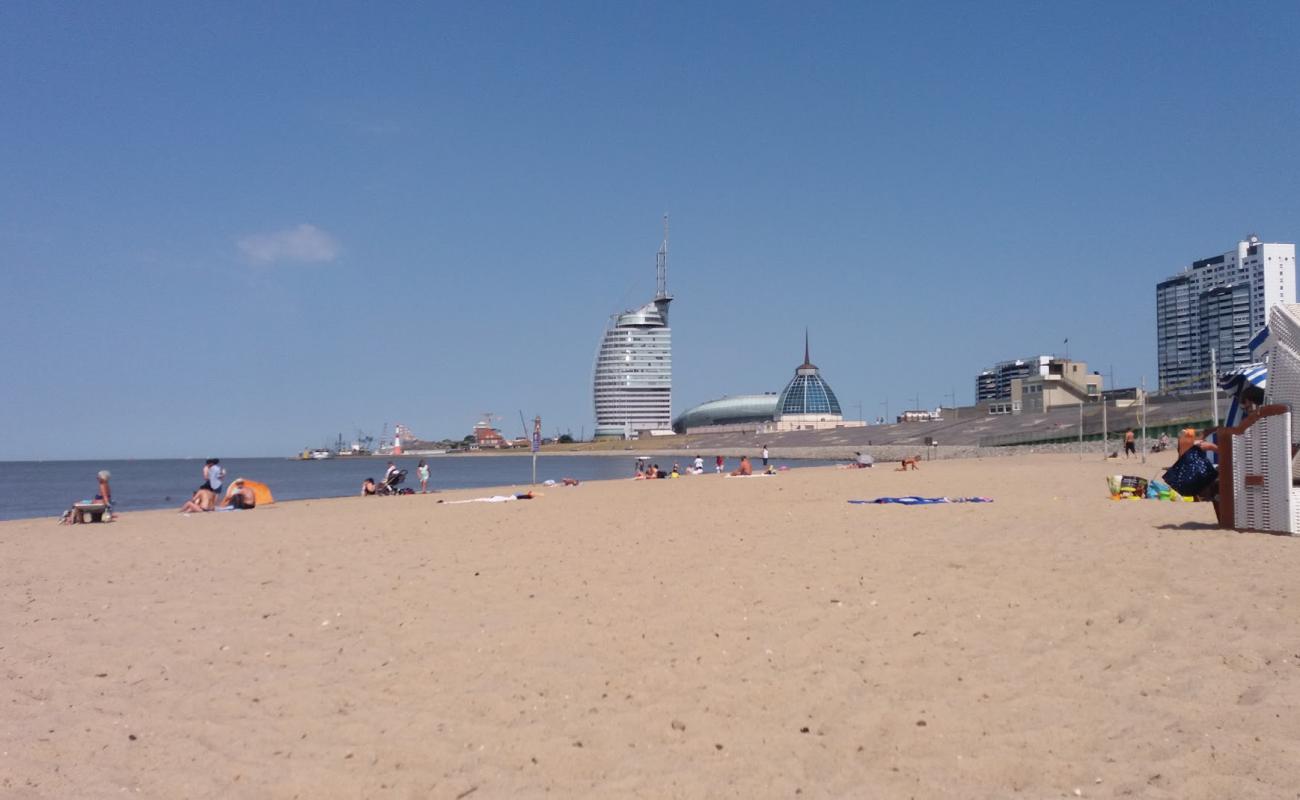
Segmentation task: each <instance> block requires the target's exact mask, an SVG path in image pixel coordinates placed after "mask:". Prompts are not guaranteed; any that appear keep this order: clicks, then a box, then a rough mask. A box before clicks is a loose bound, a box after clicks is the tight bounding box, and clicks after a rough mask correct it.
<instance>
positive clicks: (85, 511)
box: [59, 469, 113, 525]
mask: <svg viewBox="0 0 1300 800" xmlns="http://www.w3.org/2000/svg"><path fill="white" fill-rule="evenodd" d="M95 477H96V479H97V480H98V481H99V491H97V492H96V493H95V498H94V499H93V500H82V501H81V502H79V503H73V504H72V508H69V509H68V510H67V511H65V512H63V516H62V517H61V518H60V519H59V522H61V523H63V524H65V525H78V524H80V523H83V522H112V521H113V490H112V488H110V487H109V485H108V479H109V478H111V477H112V473H110V472H109V471H108V470H106V469H102V470H100V471H99V473H98V474H97V475H96V476H95Z"/></svg>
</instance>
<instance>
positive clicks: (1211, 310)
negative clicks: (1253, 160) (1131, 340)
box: [1156, 235, 1296, 393]
mask: <svg viewBox="0 0 1300 800" xmlns="http://www.w3.org/2000/svg"><path fill="white" fill-rule="evenodd" d="M1295 266H1296V265H1295V245H1294V244H1282V243H1272V242H1261V241H1260V240H1259V237H1258V236H1254V235H1251V236H1249V237H1247V238H1246V239H1245V240H1243V241H1240V242H1238V243H1237V247H1236V249H1233V250H1229V251H1228V252H1226V253H1222V254H1220V255H1217V256H1213V257H1211V258H1203V259H1201V260H1199V261H1194V262H1192V265H1191V266H1190V267H1187V268H1186V269H1184V270H1183V271H1182V272H1180V273H1178V274H1177V275H1174V276H1173V277H1170V278H1167V279H1165V280H1163V281H1161V282H1160V283H1157V284H1156V360H1157V365H1158V368H1159V375H1160V391H1161V392H1162V393H1176V392H1184V391H1195V390H1202V389H1206V388H1208V387H1209V385H1210V383H1209V373H1210V351H1211V349H1213V350H1214V352H1215V356H1216V359H1217V362H1218V364H1217V365H1218V369H1219V371H1220V372H1222V371H1224V370H1227V369H1231V368H1232V367H1236V366H1241V365H1243V364H1247V363H1250V350H1249V348H1248V347H1247V345H1248V344H1249V342H1250V339H1251V337H1252V336H1254V335H1255V333H1256V332H1257V331H1259V329H1260V328H1263V327H1264V324H1265V322H1266V320H1267V319H1268V309H1269V308H1271V307H1272V306H1274V305H1276V304H1278V303H1294V302H1295V301H1296V291H1295V281H1296V275H1295Z"/></svg>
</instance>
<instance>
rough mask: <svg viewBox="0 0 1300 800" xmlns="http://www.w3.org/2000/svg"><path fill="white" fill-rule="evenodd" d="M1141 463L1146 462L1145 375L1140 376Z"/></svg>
mask: <svg viewBox="0 0 1300 800" xmlns="http://www.w3.org/2000/svg"><path fill="white" fill-rule="evenodd" d="M1142 463H1143V464H1145V463H1147V376H1145V375H1143V376H1142Z"/></svg>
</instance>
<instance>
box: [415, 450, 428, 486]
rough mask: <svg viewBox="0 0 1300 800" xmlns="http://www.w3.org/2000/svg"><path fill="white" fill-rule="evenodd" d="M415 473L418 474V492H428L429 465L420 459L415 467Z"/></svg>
mask: <svg viewBox="0 0 1300 800" xmlns="http://www.w3.org/2000/svg"><path fill="white" fill-rule="evenodd" d="M415 474H416V475H419V476H420V494H428V493H429V465H428V464H426V463H424V459H423V458H422V459H420V463H419V465H418V466H417V467H416V468H415Z"/></svg>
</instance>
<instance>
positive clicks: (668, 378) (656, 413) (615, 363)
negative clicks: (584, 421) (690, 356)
mask: <svg viewBox="0 0 1300 800" xmlns="http://www.w3.org/2000/svg"><path fill="white" fill-rule="evenodd" d="M656 267H657V269H656V271H657V276H656V277H657V286H656V291H655V298H654V300H651V301H650V302H649V303H646V304H645V305H643V306H641V307H640V308H638V309H635V310H633V311H624V312H623V313H621V314H615V315H613V316H612V317H610V322H609V325H608V327H607V328H606V329H605V335H604V337H603V338H602V339H601V341H600V352H598V353H597V354H596V367H595V371H594V372H595V375H594V378H593V380H592V384H593V386H592V389H593V392H592V393H593V395H594V398H595V402H596V432H595V436H596V438H598V439H599V438H611V437H616V438H621V439H630V438H632V437H633V436H639V435H641V434H643V433H644V434H649V435H652V436H653V435H666V434H672V432H673V347H672V329H671V328H669V327H668V304H669V303H671V302H672V299H673V298H672V296H671V295H670V294H668V218H667V217H665V218H664V241H663V244H661V245H660V246H659V254H658V258H657V265H656Z"/></svg>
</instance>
